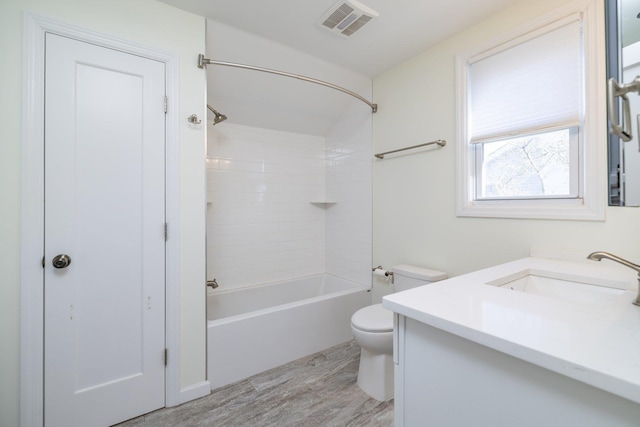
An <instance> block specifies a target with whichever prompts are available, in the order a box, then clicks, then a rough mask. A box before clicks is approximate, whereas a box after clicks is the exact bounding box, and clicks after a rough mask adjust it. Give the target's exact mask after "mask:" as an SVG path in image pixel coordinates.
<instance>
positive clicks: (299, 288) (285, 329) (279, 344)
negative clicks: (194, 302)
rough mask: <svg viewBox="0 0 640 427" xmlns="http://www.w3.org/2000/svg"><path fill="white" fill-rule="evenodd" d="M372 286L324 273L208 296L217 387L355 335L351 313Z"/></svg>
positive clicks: (366, 300) (210, 359)
mask: <svg viewBox="0 0 640 427" xmlns="http://www.w3.org/2000/svg"><path fill="white" fill-rule="evenodd" d="M369 291H370V288H369V287H365V286H362V285H358V284H356V283H353V282H349V281H347V280H344V279H340V278H338V277H335V276H331V275H324V274H323V275H318V276H311V277H305V278H302V279H296V280H292V281H287V282H278V283H271V284H267V285H260V286H253V287H250V288H243V289H239V290H229V291H224V290H213V291H208V295H207V313H208V325H207V340H208V342H207V352H208V355H207V370H208V377H209V381H210V383H211V388H212V389H216V388H218V387H222V386H224V385H227V384H231V383H233V382H236V381H240V380H242V379H245V378H248V377H250V376H252V375H255V374H257V373H260V372H264V371H266V370H268V369H271V368H275V367H276V366H280V365H283V364H285V363H288V362H290V361H292V360H295V359H298V358H300V357H304V356H307V355H309V354H313V353H315V352H317V351H321V350H324V349H326V348H329V347H332V346H334V345H338V344H340V343H342V342H345V341H348V340H350V339H351V338H352V335H351V321H350V320H351V315H352V314H353V313H354V312H356V311H357V310H358V309H360V308H362V307H364V306H366V305H369V304H371V294H370V293H369Z"/></svg>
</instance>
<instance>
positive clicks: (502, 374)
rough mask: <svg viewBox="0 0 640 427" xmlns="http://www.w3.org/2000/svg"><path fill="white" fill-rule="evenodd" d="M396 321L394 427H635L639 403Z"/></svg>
mask: <svg viewBox="0 0 640 427" xmlns="http://www.w3.org/2000/svg"><path fill="white" fill-rule="evenodd" d="M394 318H395V328H394V362H395V402H394V405H395V425H396V427H400V426H407V427H422V426H447V427H466V426H480V427H483V426H487V427H513V426H518V427H540V426H545V427H555V426H557V427H570V426H580V427H603V426H607V427H622V426H629V427H631V426H638V425H640V405H639V404H638V403H635V402H632V401H631V400H627V399H625V398H623V397H619V396H616V395H614V394H612V393H609V392H606V391H604V390H601V389H599V388H596V387H593V386H591V385H588V384H585V383H583V382H580V381H576V380H574V379H571V378H569V377H567V376H564V375H561V374H558V373H555V372H552V371H550V370H547V369H545V368H542V367H540V366H536V365H535V364H533V363H529V362H526V361H524V360H521V359H518V358H517V357H514V356H512V355H508V354H506V353H503V352H500V351H496V350H494V349H491V348H489V347H487V346H485V345H482V344H477V343H475V342H473V341H470V340H468V339H465V338H462V337H460V336H457V335H455V334H452V333H449V332H446V331H444V330H441V329H438V328H437V327H434V326H430V325H428V324H426V323H423V322H421V321H419V320H416V319H413V318H411V317H408V316H405V315H401V314H398V313H396V314H395V316H394ZM437 322H438V320H437V319H434V320H433V322H432V323H434V324H436V325H437ZM513 351H514V352H515V353H514V354H517V351H518V350H517V349H516V348H513ZM594 351H598V349H594ZM639 360H640V359H639ZM639 366H640V365H639Z"/></svg>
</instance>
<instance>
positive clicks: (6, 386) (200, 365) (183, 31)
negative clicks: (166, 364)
mask: <svg viewBox="0 0 640 427" xmlns="http://www.w3.org/2000/svg"><path fill="white" fill-rule="evenodd" d="M25 11H30V12H32V13H36V14H39V15H43V16H47V17H50V18H53V19H57V20H60V21H63V22H65V23H69V24H73V25H77V26H80V27H84V28H87V29H90V30H93V31H96V32H100V33H106V34H110V35H115V36H118V37H121V38H124V39H127V40H130V41H134V42H138V43H142V44H144V45H147V46H151V47H157V48H159V49H161V50H165V51H169V52H175V53H177V54H178V55H180V64H179V89H180V93H179V96H180V99H179V108H180V112H179V116H180V117H181V118H182V117H184V118H185V120H180V122H179V123H180V130H179V132H180V147H181V148H180V191H181V194H180V203H181V211H180V215H181V223H180V233H181V238H182V240H181V244H180V248H181V258H180V269H181V271H180V280H181V283H180V297H181V314H180V328H181V331H182V332H181V337H180V355H181V364H180V383H181V386H182V387H183V388H187V387H189V386H190V385H193V384H197V383H199V382H200V381H203V380H204V379H205V306H204V286H203V283H204V263H205V260H204V234H205V233H204V230H205V227H204V213H203V206H204V182H205V175H204V161H205V133H204V128H193V127H191V126H189V125H188V123H187V122H186V117H188V116H189V115H190V114H191V113H198V114H204V111H205V110H204V101H205V80H204V73H203V72H202V70H200V69H198V68H197V67H196V66H195V63H196V58H197V54H198V52H200V51H203V50H204V40H205V28H204V19H203V18H201V17H198V16H195V15H193V14H189V13H185V12H182V11H180V10H177V9H175V8H172V7H169V6H167V5H165V4H162V3H158V2H156V1H154V0H134V1H132V0H113V1H109V2H104V1H97V0H85V1H82V2H79V1H73V0H4V1H3V2H2V5H1V6H0V55H1V56H2V67H1V68H2V71H1V80H0V93H2V97H0V117H2V119H1V120H2V122H1V123H2V126H0V141H2V143H1V144H0V179H1V180H2V183H3V185H2V186H0V200H2V203H0V218H1V219H2V220H1V221H0V242H2V243H1V246H0V342H2V345H1V346H0V378H1V380H0V425H3V426H16V425H18V423H19V420H18V418H19V415H18V413H19V384H20V379H19V372H20V369H19V363H20V361H19V351H20V312H19V307H20V257H19V254H20V199H21V195H20V173H21V172H20V165H21V154H20V153H21V151H20V150H21V126H22V114H21V108H22V87H23V86H22V85H23V79H22V73H23V69H22V49H23V45H22V43H23V13H24V12H25Z"/></svg>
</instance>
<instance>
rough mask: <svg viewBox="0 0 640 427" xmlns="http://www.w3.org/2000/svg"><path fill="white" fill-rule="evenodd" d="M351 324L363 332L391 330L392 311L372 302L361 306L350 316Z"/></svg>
mask: <svg viewBox="0 0 640 427" xmlns="http://www.w3.org/2000/svg"><path fill="white" fill-rule="evenodd" d="M351 324H352V325H353V327H354V328H357V329H359V330H361V331H365V332H393V312H392V311H390V310H387V309H386V308H384V307H382V304H374V305H370V306H368V307H364V308H361V309H360V310H358V311H356V312H355V313H354V314H353V316H352V317H351Z"/></svg>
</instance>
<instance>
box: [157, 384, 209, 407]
mask: <svg viewBox="0 0 640 427" xmlns="http://www.w3.org/2000/svg"><path fill="white" fill-rule="evenodd" d="M209 394H211V383H210V382H209V381H200V382H199V383H197V384H192V385H190V386H188V387H185V388H183V389H182V390H180V400H179V401H178V402H177V403H176V405H180V404H182V403H185V402H189V401H191V400H195V399H198V398H200V397H203V396H207V395H209ZM167 406H168V405H167Z"/></svg>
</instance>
